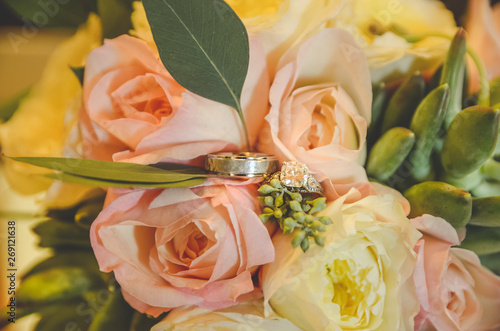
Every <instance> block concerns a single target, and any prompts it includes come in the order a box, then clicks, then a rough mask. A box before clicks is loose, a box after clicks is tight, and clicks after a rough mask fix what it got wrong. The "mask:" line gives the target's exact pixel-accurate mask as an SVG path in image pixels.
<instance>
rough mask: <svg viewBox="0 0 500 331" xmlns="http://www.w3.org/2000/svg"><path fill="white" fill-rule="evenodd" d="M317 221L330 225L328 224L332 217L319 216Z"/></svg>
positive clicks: (330, 222)
mask: <svg viewBox="0 0 500 331" xmlns="http://www.w3.org/2000/svg"><path fill="white" fill-rule="evenodd" d="M319 221H320V222H321V223H323V224H324V225H330V224H332V219H331V218H330V217H328V216H321V217H320V218H319Z"/></svg>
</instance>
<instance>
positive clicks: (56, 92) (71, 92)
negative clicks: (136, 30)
mask: <svg viewBox="0 0 500 331" xmlns="http://www.w3.org/2000/svg"><path fill="white" fill-rule="evenodd" d="M100 43H101V24H100V21H99V18H98V17H97V16H96V15H90V16H89V19H88V21H87V23H86V24H85V25H84V26H82V27H81V28H80V29H78V31H77V32H76V33H75V35H74V36H72V37H71V38H69V39H68V40H67V41H65V42H63V43H61V45H60V46H58V47H57V48H56V49H55V50H54V52H53V54H52V55H51V56H50V58H49V60H48V63H47V65H46V67H45V69H44V71H43V74H42V78H41V79H40V81H39V82H38V83H37V84H35V85H34V86H33V87H32V88H31V90H30V92H29V94H28V95H27V96H26V97H25V98H24V99H23V100H22V102H21V104H20V106H19V108H18V110H17V111H16V112H15V113H14V115H13V116H12V118H11V119H10V120H9V121H7V122H6V123H5V124H2V125H0V144H1V148H2V152H3V153H4V154H5V155H7V156H62V154H63V147H64V145H65V143H66V140H67V136H68V134H69V128H70V125H71V123H68V117H73V118H72V119H71V118H70V119H69V122H71V121H73V122H74V121H76V115H75V114H76V112H77V111H78V110H79V108H80V106H81V86H80V83H79V82H78V79H77V78H76V77H75V75H74V73H73V72H72V71H71V69H70V66H73V67H79V66H82V65H83V64H84V63H85V58H86V57H87V55H88V54H89V52H90V51H91V50H92V49H93V48H95V47H97V46H99V44H100ZM68 115H69V116H68ZM4 160H5V164H4V171H5V177H6V178H7V180H8V182H9V185H10V186H11V187H12V188H13V189H14V190H16V191H19V192H20V193H22V194H33V193H37V192H40V191H43V190H46V189H47V188H48V187H49V186H50V184H51V182H52V181H50V180H48V179H45V178H43V177H42V176H33V175H39V174H44V173H47V170H44V169H42V168H39V167H34V166H30V165H26V164H22V163H19V162H14V161H11V160H9V159H4Z"/></svg>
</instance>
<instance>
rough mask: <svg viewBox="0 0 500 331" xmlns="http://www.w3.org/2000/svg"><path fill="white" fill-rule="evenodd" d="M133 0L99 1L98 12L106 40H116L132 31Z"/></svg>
mask: <svg viewBox="0 0 500 331" xmlns="http://www.w3.org/2000/svg"><path fill="white" fill-rule="evenodd" d="M132 2H133V1H131V0H97V12H98V13H99V16H101V21H102V35H103V37H104V38H109V39H111V38H116V37H118V36H119V35H122V34H128V32H129V31H130V30H131V29H132V21H131V20H130V17H131V15H132V11H133V10H132Z"/></svg>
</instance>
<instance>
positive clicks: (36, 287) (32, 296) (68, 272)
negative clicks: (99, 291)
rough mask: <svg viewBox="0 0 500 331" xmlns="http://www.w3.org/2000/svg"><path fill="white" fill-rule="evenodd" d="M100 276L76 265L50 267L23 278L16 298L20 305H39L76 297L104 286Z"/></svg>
mask: <svg viewBox="0 0 500 331" xmlns="http://www.w3.org/2000/svg"><path fill="white" fill-rule="evenodd" d="M104 286H105V284H104V281H103V280H102V278H101V277H100V276H99V275H98V274H96V273H94V272H91V271H88V270H85V269H82V268H78V267H60V268H50V269H46V270H44V271H41V272H39V273H36V274H34V275H31V276H29V277H27V278H25V279H24V280H23V281H22V282H21V285H20V286H19V288H18V290H17V293H16V299H17V300H18V302H19V304H22V305H39V304H48V303H53V302H57V301H59V300H69V299H73V298H77V297H79V296H81V295H82V294H84V293H86V292H88V291H90V290H91V289H94V288H98V287H104Z"/></svg>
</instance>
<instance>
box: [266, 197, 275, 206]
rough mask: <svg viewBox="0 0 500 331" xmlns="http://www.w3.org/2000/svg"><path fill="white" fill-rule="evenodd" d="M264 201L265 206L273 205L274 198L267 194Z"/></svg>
mask: <svg viewBox="0 0 500 331" xmlns="http://www.w3.org/2000/svg"><path fill="white" fill-rule="evenodd" d="M264 203H265V205H266V206H269V207H273V206H274V199H273V197H271V196H267V197H266V198H265V199H264Z"/></svg>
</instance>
